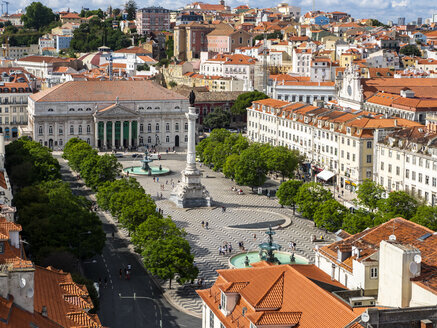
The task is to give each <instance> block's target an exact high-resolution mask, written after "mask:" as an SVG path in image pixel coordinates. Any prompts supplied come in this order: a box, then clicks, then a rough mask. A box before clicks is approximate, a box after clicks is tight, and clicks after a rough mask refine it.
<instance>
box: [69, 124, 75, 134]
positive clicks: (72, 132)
mask: <svg viewBox="0 0 437 328" xmlns="http://www.w3.org/2000/svg"><path fill="white" fill-rule="evenodd" d="M70 134H74V126H73V125H70Z"/></svg>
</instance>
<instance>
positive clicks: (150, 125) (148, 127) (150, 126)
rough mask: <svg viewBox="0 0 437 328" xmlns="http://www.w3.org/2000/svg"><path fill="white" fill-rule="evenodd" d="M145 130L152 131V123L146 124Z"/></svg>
mask: <svg viewBox="0 0 437 328" xmlns="http://www.w3.org/2000/svg"><path fill="white" fill-rule="evenodd" d="M147 132H149V133H150V132H152V124H150V123H149V124H147Z"/></svg>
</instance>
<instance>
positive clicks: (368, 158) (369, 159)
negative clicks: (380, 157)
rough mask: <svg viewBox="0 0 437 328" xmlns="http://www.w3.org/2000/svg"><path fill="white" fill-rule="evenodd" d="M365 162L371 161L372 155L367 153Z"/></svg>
mask: <svg viewBox="0 0 437 328" xmlns="http://www.w3.org/2000/svg"><path fill="white" fill-rule="evenodd" d="M366 160H367V163H372V155H367V158H366Z"/></svg>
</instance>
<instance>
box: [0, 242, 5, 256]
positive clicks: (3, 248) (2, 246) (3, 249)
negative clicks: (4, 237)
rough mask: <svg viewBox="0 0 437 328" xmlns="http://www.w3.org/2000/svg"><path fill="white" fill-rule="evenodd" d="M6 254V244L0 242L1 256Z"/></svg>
mask: <svg viewBox="0 0 437 328" xmlns="http://www.w3.org/2000/svg"><path fill="white" fill-rule="evenodd" d="M4 252H5V243H4V242H3V241H1V242H0V254H3V253H4Z"/></svg>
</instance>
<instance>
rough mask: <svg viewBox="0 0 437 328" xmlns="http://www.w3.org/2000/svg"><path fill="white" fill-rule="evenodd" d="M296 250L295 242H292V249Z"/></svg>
mask: <svg viewBox="0 0 437 328" xmlns="http://www.w3.org/2000/svg"><path fill="white" fill-rule="evenodd" d="M295 250H296V243H293V251H295Z"/></svg>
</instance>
